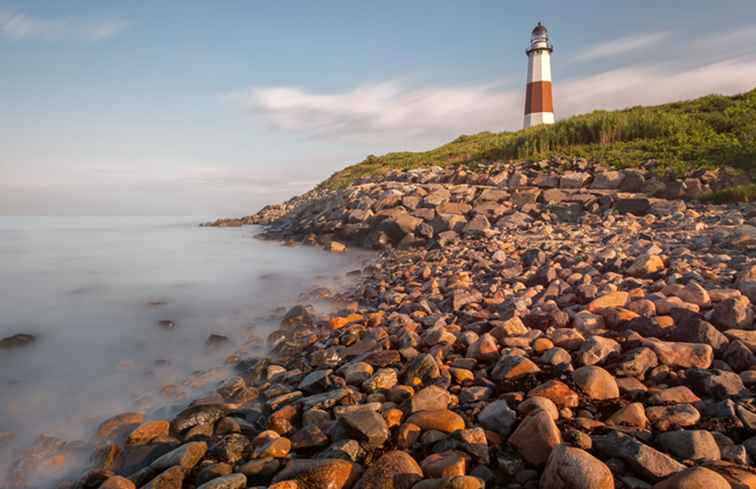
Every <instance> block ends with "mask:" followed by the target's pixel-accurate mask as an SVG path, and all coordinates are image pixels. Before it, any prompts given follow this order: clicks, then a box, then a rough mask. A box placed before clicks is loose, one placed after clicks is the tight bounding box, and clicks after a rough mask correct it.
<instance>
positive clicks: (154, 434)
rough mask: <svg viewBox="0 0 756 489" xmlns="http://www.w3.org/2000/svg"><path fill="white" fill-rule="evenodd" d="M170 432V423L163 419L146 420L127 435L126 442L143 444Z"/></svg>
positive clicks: (165, 435)
mask: <svg viewBox="0 0 756 489" xmlns="http://www.w3.org/2000/svg"><path fill="white" fill-rule="evenodd" d="M169 432H170V423H169V422H168V421H165V420H154V421H146V422H144V423H142V424H140V425H139V426H137V428H136V429H134V430H133V431H132V432H131V433H130V434H129V436H128V439H127V440H126V443H128V444H130V445H144V444H145V443H152V442H153V441H155V440H156V439H159V438H164V437H167V436H168V434H169Z"/></svg>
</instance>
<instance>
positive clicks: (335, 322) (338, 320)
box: [328, 312, 362, 329]
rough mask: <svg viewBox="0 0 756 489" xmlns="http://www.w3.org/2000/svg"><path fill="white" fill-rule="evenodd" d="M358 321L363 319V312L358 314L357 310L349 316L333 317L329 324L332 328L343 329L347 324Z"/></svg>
mask: <svg viewBox="0 0 756 489" xmlns="http://www.w3.org/2000/svg"><path fill="white" fill-rule="evenodd" d="M357 321H362V314H357V313H356V312H355V313H352V314H350V315H349V316H336V317H334V318H331V320H330V321H329V322H328V324H329V325H330V326H331V329H341V328H343V327H344V326H346V325H347V324H349V323H354V322H357Z"/></svg>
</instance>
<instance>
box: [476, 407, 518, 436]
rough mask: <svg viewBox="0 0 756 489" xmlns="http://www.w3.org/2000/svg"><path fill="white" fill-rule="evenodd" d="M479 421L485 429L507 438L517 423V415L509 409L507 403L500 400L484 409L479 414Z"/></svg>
mask: <svg viewBox="0 0 756 489" xmlns="http://www.w3.org/2000/svg"><path fill="white" fill-rule="evenodd" d="M478 421H479V422H480V424H481V426H483V428H485V429H487V430H491V431H495V432H497V433H499V434H501V435H503V436H507V435H509V433H510V432H511V431H512V427H513V426H514V424H515V422H516V421H517V413H516V412H515V411H514V410H513V409H511V408H510V407H509V405H508V404H507V401H505V400H504V399H499V400H496V401H494V402H492V403H490V404H488V405H487V406H486V407H485V408H483V410H482V411H481V412H480V413H479V414H478Z"/></svg>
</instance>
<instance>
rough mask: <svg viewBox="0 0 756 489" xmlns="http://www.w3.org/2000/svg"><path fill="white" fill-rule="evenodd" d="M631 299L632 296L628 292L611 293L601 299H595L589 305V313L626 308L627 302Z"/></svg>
mask: <svg viewBox="0 0 756 489" xmlns="http://www.w3.org/2000/svg"><path fill="white" fill-rule="evenodd" d="M629 299H630V294H628V293H627V292H609V293H608V294H604V295H602V296H600V297H597V298H595V299H593V300H592V301H591V302H590V304H588V311H590V312H598V311H601V310H602V309H609V308H616V307H625V304H627V301H628V300H629Z"/></svg>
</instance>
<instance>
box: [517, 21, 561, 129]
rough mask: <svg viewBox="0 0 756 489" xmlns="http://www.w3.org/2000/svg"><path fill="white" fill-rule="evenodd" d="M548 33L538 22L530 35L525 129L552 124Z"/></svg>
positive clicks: (552, 111)
mask: <svg viewBox="0 0 756 489" xmlns="http://www.w3.org/2000/svg"><path fill="white" fill-rule="evenodd" d="M552 51H554V46H552V45H551V44H550V43H549V32H548V31H547V30H546V27H544V26H543V25H542V24H541V23H540V22H539V23H538V25H537V26H535V29H533V32H532V33H531V34H530V47H529V48H528V50H527V51H525V52H526V53H527V55H528V85H527V88H526V90H525V121H524V123H523V126H524V127H525V128H528V127H531V126H536V125H538V124H553V123H554V107H553V105H552V98H551V53H552Z"/></svg>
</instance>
